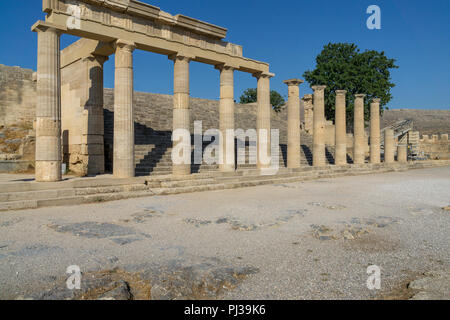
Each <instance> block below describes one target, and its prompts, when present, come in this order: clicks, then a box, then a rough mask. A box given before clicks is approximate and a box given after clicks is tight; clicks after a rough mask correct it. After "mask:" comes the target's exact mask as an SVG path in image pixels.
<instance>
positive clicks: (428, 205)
mask: <svg viewBox="0 0 450 320" xmlns="http://www.w3.org/2000/svg"><path fill="white" fill-rule="evenodd" d="M449 190H450V167H444V168H432V169H423V170H411V171H407V172H398V173H387V174H374V175H365V176H353V177H343V178H337V179H321V180H315V181H307V182H299V183H291V184H279V185H270V186H260V187H253V188H244V189H235V190H224V191H211V192H203V193H192V194H180V195H173V196H158V197H149V198H141V199H129V200H121V201H115V202H108V203H97V204H89V205H81V206H67V207H55V208H41V209H36V210H22V211H14V212H5V213H1V214H0V299H22V298H25V299H27V298H33V299H98V298H100V299H113V298H114V299H130V298H134V299H149V298H152V299H192V298H202V299H217V298H218V299H407V298H411V297H413V298H415V299H425V298H427V297H428V298H430V297H431V298H438V299H450V288H449V287H450V277H449V275H450V241H449V240H450V233H449V230H450V211H448V210H444V209H443V208H444V207H446V206H449V205H450V192H449ZM71 265H78V266H79V267H80V269H81V271H82V272H83V275H82V282H81V285H82V288H81V290H68V289H67V288H66V285H65V281H66V278H67V277H68V275H67V274H66V273H65V272H66V269H67V267H68V266H71ZM370 265H377V266H379V267H380V269H381V289H380V290H369V289H368V288H367V285H366V281H367V278H368V274H367V267H368V266H370Z"/></svg>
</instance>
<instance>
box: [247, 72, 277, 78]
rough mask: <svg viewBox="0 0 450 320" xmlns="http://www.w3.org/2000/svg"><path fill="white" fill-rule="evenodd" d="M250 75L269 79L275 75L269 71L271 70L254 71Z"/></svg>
mask: <svg viewBox="0 0 450 320" xmlns="http://www.w3.org/2000/svg"><path fill="white" fill-rule="evenodd" d="M252 76H254V77H255V78H257V79H259V78H267V79H270V78H272V77H275V73H271V72H262V71H261V72H255V73H254V74H252Z"/></svg>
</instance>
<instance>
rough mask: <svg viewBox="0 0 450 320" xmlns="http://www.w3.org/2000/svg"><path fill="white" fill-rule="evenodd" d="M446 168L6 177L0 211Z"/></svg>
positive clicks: (368, 166) (429, 164)
mask: <svg viewBox="0 0 450 320" xmlns="http://www.w3.org/2000/svg"><path fill="white" fill-rule="evenodd" d="M448 165H450V160H434V161H418V162H410V163H407V164H399V163H394V164H377V165H372V164H362V165H345V166H334V165H328V166H325V167H321V168H315V167H311V166H307V167H302V168H299V169H287V168H280V170H279V171H278V172H277V173H276V174H274V175H264V174H262V173H261V171H260V170H256V169H238V170H237V171H236V172H227V173H224V172H219V171H206V172H201V173H195V174H192V175H188V176H172V175H160V176H147V177H136V178H129V179H114V178H113V177H112V176H100V177H95V178H76V177H65V180H64V181H61V182H54V183H38V182H34V181H26V180H24V181H18V180H17V179H16V178H14V177H12V178H11V180H10V181H3V182H2V183H0V190H1V191H0V211H6V210H18V209H32V208H39V207H46V206H62V205H78V204H86V203H98V202H104V201H112V200H121V199H127V198H137V197H149V196H154V195H169V194H179V193H189V192H198V191H209V190H224V189H234V188H242V187H253V186H260V185H267V184H282V183H291V182H298V181H306V180H311V179H317V178H333V177H339V176H349V175H361V174H370V173H381V172H390V171H405V170H408V169H420V168H429V167H436V166H448Z"/></svg>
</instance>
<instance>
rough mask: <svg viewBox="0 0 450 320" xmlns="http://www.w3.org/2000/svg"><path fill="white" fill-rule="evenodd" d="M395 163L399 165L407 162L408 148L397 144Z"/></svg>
mask: <svg viewBox="0 0 450 320" xmlns="http://www.w3.org/2000/svg"><path fill="white" fill-rule="evenodd" d="M397 161H398V162H400V163H407V162H408V148H407V146H406V144H399V145H398V147H397Z"/></svg>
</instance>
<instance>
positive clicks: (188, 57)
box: [167, 52, 195, 62]
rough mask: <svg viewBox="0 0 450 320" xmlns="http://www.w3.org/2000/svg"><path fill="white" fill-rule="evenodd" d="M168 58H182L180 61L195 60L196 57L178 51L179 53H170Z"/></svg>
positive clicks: (173, 59)
mask: <svg viewBox="0 0 450 320" xmlns="http://www.w3.org/2000/svg"><path fill="white" fill-rule="evenodd" d="M167 58H168V59H169V60H172V61H175V60H180V61H187V62H190V61H191V60H193V59H194V58H195V56H194V55H190V54H183V53H181V52H178V53H174V54H170V55H169V56H168V57H167Z"/></svg>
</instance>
